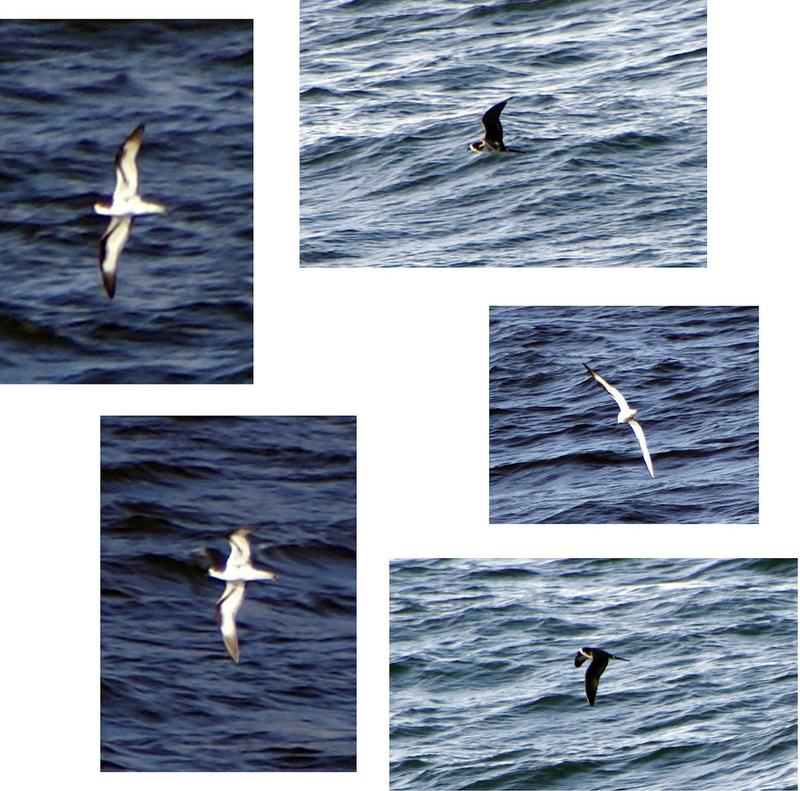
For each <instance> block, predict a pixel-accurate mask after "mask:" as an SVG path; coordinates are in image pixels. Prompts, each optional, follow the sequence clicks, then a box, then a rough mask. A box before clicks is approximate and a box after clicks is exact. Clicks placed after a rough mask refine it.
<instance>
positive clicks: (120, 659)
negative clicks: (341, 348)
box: [100, 417, 356, 772]
mask: <svg viewBox="0 0 800 791" xmlns="http://www.w3.org/2000/svg"><path fill="white" fill-rule="evenodd" d="M355 451H356V447H355V420H354V419H351V418H245V419H240V418H173V419H169V418H151V417H147V418H104V419H103V422H102V533H101V596H100V607H101V624H102V633H101V646H102V652H101V674H102V686H101V761H102V768H103V769H104V770H107V771H121V770H128V771H131V770H135V771H221V772H237V771H281V772H291V771H354V770H355V748H356V743H355V738H356V732H355V725H356V642H355V641H356V616H355V612H356V610H355V608H356V588H355V585H356V555H355V553H356V511H355V508H356V480H355V465H356V458H355ZM244 526H251V527H254V528H255V530H254V532H253V534H252V535H251V537H250V538H251V544H252V547H253V554H254V557H255V561H256V564H257V565H259V566H262V567H264V568H267V569H269V570H271V571H273V572H276V573H277V574H278V579H277V580H276V581H274V582H252V583H249V584H248V585H247V590H246V596H245V600H244V603H243V604H242V608H241V610H240V611H239V615H238V617H237V625H238V631H239V649H240V659H239V664H234V662H233V660H232V659H231V658H230V657H229V656H228V654H227V652H226V651H225V648H224V646H223V643H222V638H221V636H220V633H219V630H218V629H217V625H216V622H215V616H214V604H215V602H216V600H217V598H218V597H219V595H220V594H221V592H222V589H223V588H222V585H223V583H221V582H219V581H218V580H215V579H212V578H210V577H208V576H207V574H206V571H207V569H208V568H209V566H210V565H211V561H212V560H215V561H219V560H224V559H225V558H227V556H228V549H229V547H228V543H227V541H226V540H225V535H226V534H227V533H229V532H230V531H232V530H235V529H237V528H239V527H244Z"/></svg>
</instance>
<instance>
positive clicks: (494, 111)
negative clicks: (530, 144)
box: [469, 102, 522, 154]
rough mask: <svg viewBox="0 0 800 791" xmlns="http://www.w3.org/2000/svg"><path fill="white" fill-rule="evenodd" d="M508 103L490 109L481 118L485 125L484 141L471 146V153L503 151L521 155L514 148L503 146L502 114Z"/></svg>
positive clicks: (501, 103)
mask: <svg viewBox="0 0 800 791" xmlns="http://www.w3.org/2000/svg"><path fill="white" fill-rule="evenodd" d="M506 104H508V102H500V104H496V105H495V106H494V107H490V108H489V109H488V110H487V111H486V112H485V113H484V114H483V118H481V123H482V124H483V139H482V140H478V141H476V142H475V143H470V144H469V150H470V151H477V152H478V153H479V154H480V153H482V152H484V151H501V152H510V153H514V154H521V153H522V151H517V150H516V149H514V148H506V147H505V146H504V145H503V125H502V124H501V123H500V113H502V112H503V108H504V107H505V106H506Z"/></svg>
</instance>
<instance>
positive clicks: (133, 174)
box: [94, 124, 166, 298]
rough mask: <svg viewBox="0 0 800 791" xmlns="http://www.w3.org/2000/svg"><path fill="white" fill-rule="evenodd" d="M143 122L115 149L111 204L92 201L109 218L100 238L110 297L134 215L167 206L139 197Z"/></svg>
mask: <svg viewBox="0 0 800 791" xmlns="http://www.w3.org/2000/svg"><path fill="white" fill-rule="evenodd" d="M143 134H144V124H139V126H137V127H136V129H134V130H133V132H131V134H130V135H129V136H128V137H127V138H126V140H125V142H124V143H123V144H122V145H121V146H120V148H119V151H117V158H116V160H115V162H114V167H115V169H116V172H117V184H116V186H115V187H114V196H113V198H112V199H111V204H110V205H109V204H105V203H95V205H94V210H95V211H96V212H97V213H98V214H103V215H106V216H110V217H111V222H110V223H109V224H108V228H106V232H105V233H104V234H103V236H102V238H101V239H100V271H101V272H102V274H103V285H104V286H105V287H106V293H107V294H108V296H109V298H113V296H114V288H115V286H116V282H117V264H118V262H119V256H120V253H121V252H122V248H123V247H124V246H125V242H127V241H128V237H129V236H130V235H131V226H132V225H133V218H134V216H135V215H137V214H163V213H164V212H166V209H165V208H164V207H163V206H161V205H160V204H158V203H149V202H148V201H145V200H142V199H141V198H140V197H139V170H138V168H137V167H136V155H137V154H138V153H139V147H140V146H141V145H142V135H143Z"/></svg>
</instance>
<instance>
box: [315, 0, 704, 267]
mask: <svg viewBox="0 0 800 791" xmlns="http://www.w3.org/2000/svg"><path fill="white" fill-rule="evenodd" d="M706 28H707V17H706V2H705V0H682V1H681V2H676V3H657V4H653V3H652V2H643V1H642V0H629V1H628V2H625V3H616V4H610V5H605V6H603V7H602V9H598V8H597V7H596V6H595V5H593V4H586V5H583V4H580V3H568V4H564V3H545V2H541V3H534V2H529V3H500V4H494V5H491V4H490V5H486V4H475V3H468V2H440V3H426V4H415V3H411V4H405V5H403V4H400V3H385V4H374V3H352V2H351V3H331V2H329V1H328V0H303V2H302V3H301V4H300V265H301V266H303V267H397V266H409V267H420V266H426V267H483V266H490V267H504V268H506V267H574V266H580V267H587V266H589V267H598V268H612V267H614V268H616V267H645V268H655V267H657V268H660V267H693V268H700V267H705V266H706V261H707V202H706V181H707V177H706V170H707V155H706V154H707V80H706V66H707V49H706Z"/></svg>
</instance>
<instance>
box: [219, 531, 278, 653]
mask: <svg viewBox="0 0 800 791" xmlns="http://www.w3.org/2000/svg"><path fill="white" fill-rule="evenodd" d="M252 532H253V528H251V527H241V528H239V529H238V530H234V531H233V532H232V533H231V534H230V535H229V536H228V542H229V543H230V545H231V554H230V556H229V557H228V561H227V563H226V564H225V566H223V567H222V568H212V569H210V570H209V572H208V574H209V576H210V577H214V578H215V579H218V580H224V581H225V583H226V584H225V590H224V591H223V592H222V596H220V597H219V599H217V624H218V626H219V629H220V632H222V641H223V642H224V643H225V648H227V649H228V653H229V654H230V655H231V658H232V659H233V661H234V662H238V661H239V641H238V639H237V637H236V613H237V612H239V608H240V607H241V606H242V600H243V599H244V589H245V583H246V582H253V581H255V580H274V579H277V575H276V574H273V573H272V572H271V571H265V570H262V569H257V568H255V567H254V566H253V565H252V563H251V560H250V558H251V555H250V542H249V541H248V539H247V536H248V534H249V533H252Z"/></svg>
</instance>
